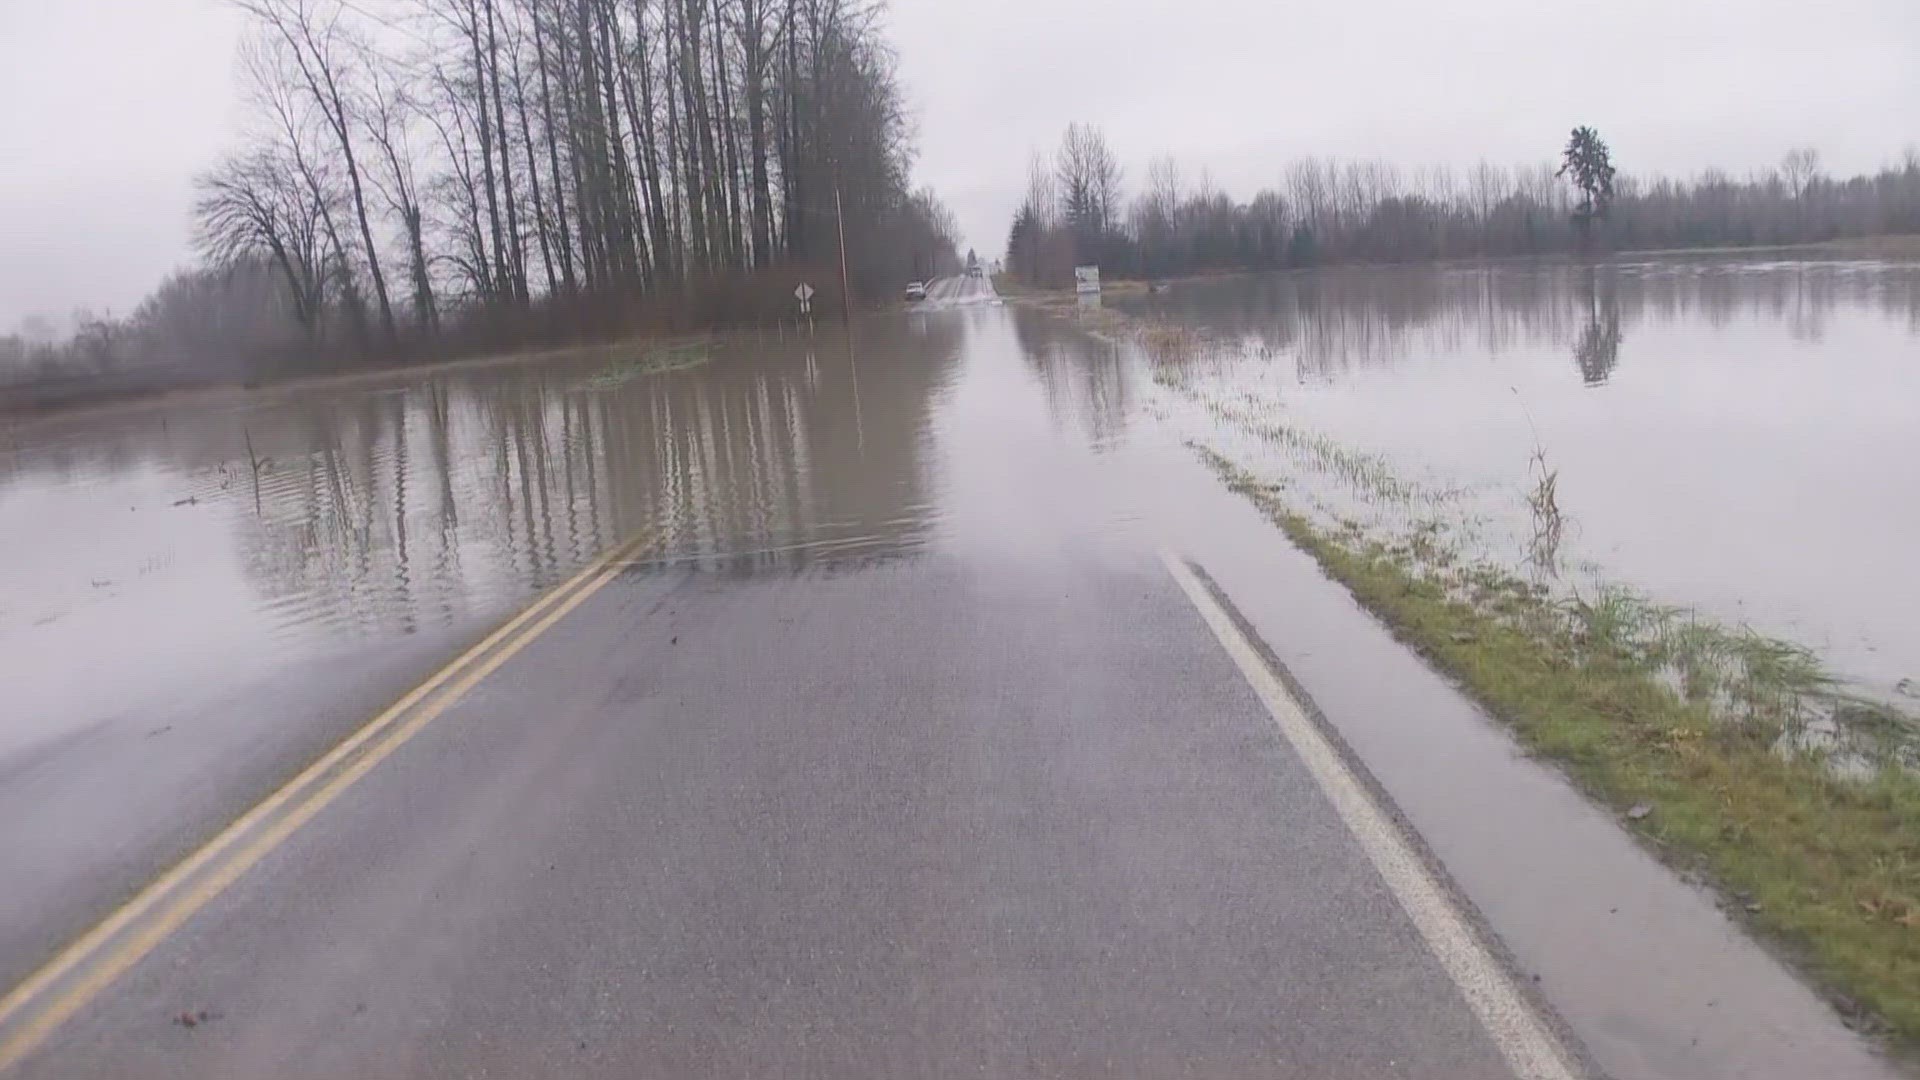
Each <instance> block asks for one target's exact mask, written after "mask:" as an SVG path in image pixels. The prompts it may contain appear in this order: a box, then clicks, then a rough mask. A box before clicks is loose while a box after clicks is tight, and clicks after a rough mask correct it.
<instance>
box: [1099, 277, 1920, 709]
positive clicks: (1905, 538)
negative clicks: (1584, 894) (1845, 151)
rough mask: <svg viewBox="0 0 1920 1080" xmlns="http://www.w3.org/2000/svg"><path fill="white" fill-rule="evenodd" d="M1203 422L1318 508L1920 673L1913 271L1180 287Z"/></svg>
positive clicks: (1181, 388)
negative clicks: (1445, 534) (1420, 531)
mask: <svg viewBox="0 0 1920 1080" xmlns="http://www.w3.org/2000/svg"><path fill="white" fill-rule="evenodd" d="M1113 303H1115V304H1116V306H1119V307H1121V308H1122V309H1124V310H1127V311H1129V312H1132V313H1135V314H1140V315H1145V316H1149V317H1151V318H1152V319H1153V320H1154V321H1155V322H1158V323H1163V324H1170V325H1173V326H1177V327H1183V328H1187V329H1190V330H1192V331H1194V332H1195V338H1194V340H1196V341H1204V342H1205V345H1204V346H1202V347H1198V348H1194V349H1191V350H1189V351H1188V352H1187V353H1186V354H1185V355H1188V356H1190V358H1189V359H1185V360H1183V361H1180V362H1177V363H1169V364H1163V365H1161V366H1160V367H1159V368H1158V369H1157V373H1156V376H1155V382H1156V383H1157V384H1158V385H1157V387H1156V389H1157V390H1159V391H1160V392H1161V398H1160V402H1161V404H1160V406H1159V407H1160V408H1161V410H1162V411H1163V412H1165V413H1166V414H1168V415H1169V416H1171V417H1172V418H1173V419H1174V422H1175V424H1176V426H1177V427H1178V428H1179V429H1180V430H1181V431H1182V432H1183V433H1184V434H1185V435H1186V436H1187V437H1189V438H1191V439H1194V440H1195V441H1196V442H1199V443H1201V444H1203V445H1207V446H1212V447H1214V448H1216V449H1218V450H1219V451H1220V452H1221V453H1223V454H1226V455H1227V456H1228V457H1231V458H1233V459H1234V460H1236V461H1241V462H1244V463H1246V464H1247V465H1248V466H1249V467H1250V468H1252V469H1253V471H1254V472H1256V473H1265V474H1271V475H1281V474H1284V475H1285V476H1286V477H1287V478H1288V482H1289V483H1290V484H1292V485H1294V488H1295V490H1294V492H1293V493H1292V494H1293V498H1294V499H1296V500H1298V501H1300V502H1301V503H1302V504H1303V505H1306V506H1310V507H1311V508H1312V510H1313V512H1314V513H1315V514H1316V516H1317V517H1318V518H1319V520H1321V521H1322V522H1325V523H1328V524H1331V525H1335V526H1340V525H1344V524H1346V523H1353V524H1356V525H1358V526H1360V527H1363V528H1365V529H1367V530H1369V531H1378V532H1381V533H1383V534H1397V535H1404V534H1405V533H1406V532H1407V531H1408V530H1409V529H1416V528H1419V527H1421V525H1422V523H1429V522H1430V523H1433V526H1432V527H1438V526H1439V525H1441V524H1445V526H1446V527H1447V528H1448V529H1449V535H1450V536H1451V537H1452V538H1454V539H1455V540H1457V541H1458V542H1459V543H1460V544H1461V545H1462V546H1463V547H1464V549H1465V550H1464V551H1463V553H1462V554H1463V555H1464V556H1467V557H1473V558H1484V559H1488V560H1491V561H1492V562H1494V563H1495V564H1497V565H1500V566H1503V567H1508V568H1511V569H1512V570H1513V571H1514V572H1516V573H1519V574H1523V575H1525V576H1526V577H1527V578H1529V579H1530V580H1534V581H1537V582H1540V583H1542V584H1543V585H1545V586H1546V587H1549V588H1551V589H1552V590H1553V591H1555V592H1556V593H1558V594H1560V595H1566V596H1575V595H1578V596H1582V597H1586V598H1589V599H1590V598H1592V597H1593V596H1594V595H1595V594H1596V592H1597V591H1598V590H1601V589H1603V588H1604V587H1606V586H1610V585H1619V586H1625V587H1628V588H1631V589H1633V590H1635V591H1637V592H1639V593H1641V594H1644V595H1645V596H1648V597H1650V598H1652V599H1653V600H1654V601H1656V602H1659V603H1663V604H1671V605H1679V606H1682V607H1684V608H1688V609H1693V610H1697V611H1700V612H1703V613H1705V614H1706V615H1709V616H1711V617H1713V618H1714V619H1717V620H1719V621H1721V622H1723V623H1725V624H1727V625H1729V626H1732V627H1751V628H1753V629H1754V630H1756V631H1758V632H1760V633H1764V634H1768V635H1777V636H1779V637H1781V638H1784V639H1787V640H1789V641H1792V642H1797V643H1800V644H1803V645H1805V646H1807V647H1809V648H1810V649H1812V650H1813V651H1814V653H1815V654H1816V655H1817V656H1818V657H1819V658H1820V659H1821V660H1822V661H1823V662H1824V663H1825V664H1826V665H1827V666H1828V667H1829V668H1830V669H1831V670H1832V671H1834V672H1836V673H1838V674H1839V675H1841V676H1842V677H1843V678H1844V679H1846V680H1847V681H1848V682H1849V684H1850V685H1852V686H1853V687H1855V688H1857V689H1859V690H1861V691H1863V692H1865V693H1868V694H1871V695H1872V696H1875V697H1880V698H1884V699H1887V700H1892V701H1910V699H1909V698H1908V695H1909V694H1920V687H1916V682H1920V618H1917V617H1916V613H1920V573H1916V569H1915V565H1914V555H1913V552H1914V538H1915V536H1916V535H1920V479H1916V476H1915V473H1914V471H1913V462H1915V461H1916V460H1920V265H1915V264H1902V263H1873V262H1846V263H1841V262H1835V263H1775V262H1767V263H1762V262H1715V261H1699V260H1686V261H1653V262H1645V263H1631V264H1625V265H1619V266H1608V267H1602V268H1575V267H1557V268H1548V269H1532V268H1518V267H1496V268H1471V269H1467V268H1462V269H1452V268H1445V269H1440V268H1409V269H1386V270H1343V271H1333V272H1323V273H1314V274H1286V275H1273V276H1265V277H1256V278H1242V279H1234V280H1223V281H1218V282H1210V283H1196V284H1187V285H1176V286H1175V287H1174V288H1173V289H1172V290H1171V291H1170V292H1168V293H1167V294H1165V295H1156V296H1135V297H1127V298H1123V299H1120V300H1118V301H1115V302H1113Z"/></svg>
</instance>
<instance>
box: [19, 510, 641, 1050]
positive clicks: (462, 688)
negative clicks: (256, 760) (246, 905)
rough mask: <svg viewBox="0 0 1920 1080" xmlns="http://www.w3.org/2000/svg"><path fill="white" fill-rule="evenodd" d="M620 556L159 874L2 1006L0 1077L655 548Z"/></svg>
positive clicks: (617, 552) (624, 548) (559, 590)
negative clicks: (336, 801)
mask: <svg viewBox="0 0 1920 1080" xmlns="http://www.w3.org/2000/svg"><path fill="white" fill-rule="evenodd" d="M651 539H652V538H651V536H646V535H643V536H638V537H635V538H633V539H631V540H628V541H626V542H624V543H622V544H619V545H616V546H615V547H614V548H612V549H611V550H609V551H607V552H605V553H604V554H602V555H601V556H600V557H598V558H596V559H594V560H593V561H592V562H591V563H588V564H587V566H586V568H585V569H583V570H581V571H580V572H579V573H577V574H575V575H574V576H573V577H571V578H569V579H567V581H565V582H564V583H562V584H561V585H559V586H558V587H556V588H554V589H552V590H551V591H549V592H547V593H546V594H545V595H543V596H542V597H540V599H539V600H537V601H535V602H534V603H533V604H531V605H529V606H528V607H527V608H526V609H525V610H523V611H521V612H520V614H518V615H516V616H514V617H513V619H512V620H510V621H509V622H507V624H506V625H504V626H502V627H500V628H499V629H498V630H495V631H494V632H493V633H491V634H489V635H487V637H486V638H484V639H483V640H482V641H481V642H480V643H479V644H478V645H475V646H474V647H473V648H471V649H468V650H467V651H466V652H464V653H462V654H460V656H459V657H458V658H456V659H455V660H454V661H453V662H452V663H450V664H448V665H447V666H446V667H443V668H441V669H440V670H439V671H437V672H435V673H434V675H433V676H432V677H431V678H429V679H427V680H426V681H425V682H423V683H421V684H420V685H419V686H417V687H415V688H414V689H413V690H411V691H409V692H408V693H407V695H406V696H405V697H402V698H401V699H400V700H398V701H396V702H394V703H393V704H392V705H391V706H389V707H388V708H387V709H386V710H385V711H383V712H381V713H380V715H378V716H376V717H374V718H373V719H371V720H369V721H367V722H366V724H364V725H362V726H361V727H360V728H359V730H357V731H355V732H354V733H353V734H352V735H349V736H348V737H347V738H346V739H344V740H343V741H341V742H340V744H339V745H337V746H335V747H334V748H333V749H332V750H330V751H328V752H327V753H326V755H325V756H323V757H321V758H320V759H319V760H318V761H315V762H314V763H313V764H311V765H309V766H307V767H306V768H305V769H303V770H302V771H301V772H300V774H299V775H297V776H295V777H294V778H293V779H291V780H289V781H287V782H286V783H285V784H283V785H282V786H281V787H280V788H279V789H278V790H277V791H275V792H273V794H271V795H268V796H267V797H266V798H265V799H262V800H261V801H260V802H259V803H258V804H257V805H255V806H254V807H253V808H252V809H251V810H248V811H247V812H246V813H245V814H242V815H241V816H240V817H239V818H238V819H236V820H235V821H234V822H233V823H232V824H230V825H228V826H227V827H226V828H225V829H222V830H221V831H220V834H219V835H218V836H215V837H214V838H213V839H212V840H209V841H207V843H206V844H204V845H203V846H201V847H200V849H199V850H197V851H195V852H194V853H193V854H191V855H189V856H187V857H186V858H185V859H184V860H182V861H181V862H180V863H179V864H178V865H176V866H175V867H174V868H173V869H171V870H168V871H167V872H166V873H164V874H162V875H160V877H158V878H157V879H155V880H154V881H153V882H152V883H151V884H149V885H148V886H147V887H146V888H144V889H142V890H140V892H139V894H138V895H136V896H134V897H133V899H131V900H129V901H127V902H126V903H125V904H123V905H121V907H120V908H119V909H118V910H116V911H114V912H113V913H112V914H111V915H109V916H107V917H106V918H105V919H104V920H102V921H101V922H100V923H99V925H97V926H95V927H94V928H93V929H91V930H89V931H87V932H86V933H85V934H82V935H81V936H80V937H79V938H78V939H76V940H75V941H74V942H73V943H72V944H70V945H68V946H67V947H66V948H65V949H62V950H61V951H60V953H59V955H57V956H55V957H54V958H53V959H52V960H50V961H48V962H47V963H46V965H45V966H43V967H41V968H40V969H39V970H38V971H36V972H34V973H33V974H32V975H29V976H28V977H27V978H26V980H25V981H23V982H22V983H20V985H18V986H16V987H14V988H13V990H11V991H10V992H8V994H7V995H6V996H5V997H4V998H0V1071H4V1070H6V1069H8V1068H10V1067H11V1066H13V1065H14V1064H15V1063H17V1062H19V1061H20V1060H21V1059H22V1058H24V1057H26V1056H27V1055H28V1054H29V1053H31V1052H32V1051H33V1050H34V1048H35V1047H37V1046H39V1045H40V1044H41V1043H42V1042H43V1041H45V1039H46V1038H47V1036H49V1035H51V1034H52V1033H53V1032H54V1030H55V1029H56V1028H58V1027H59V1026H60V1025H61V1024H63V1023H65V1022H66V1021H67V1020H68V1019H69V1018H71V1017H72V1016H73V1015H74V1014H75V1013H77V1012H79V1011H80V1010H81V1009H82V1008H84V1007H85V1006H86V1004H87V1003H88V1002H89V1001H91V1000H92V999H93V998H94V997H95V996H96V995H98V994H99V993H100V992H101V991H102V990H104V989H106V988H107V987H108V986H110V985H112V984H113V982H114V980H116V979H118V978H119V977H120V976H121V975H123V974H125V973H126V972H127V970H128V969H130V968H132V967H133V966H134V965H135V964H137V963H139V962H140V960H141V958H142V957H144V956H146V955H147V954H148V953H150V952H152V951H153V949H154V948H155V947H156V946H158V945H159V944H160V943H161V942H162V941H165V940H166V938H167V936H168V935H169V934H171V933H173V932H174V931H175V930H177V929H179V927H180V926H181V924H183V923H185V922H186V921H187V920H188V919H190V918H192V917H193V915H194V913H195V912H197V911H199V910H200V909H201V908H203V907H205V906H206V905H207V904H208V903H209V902H210V901H212V900H213V899H214V898H215V897H217V896H219V895H220V893H221V892H222V891H223V890H225V889H226V888H227V886H229V885H231V884H233V883H234V882H235V881H237V880H238V879H239V878H240V876H241V875H242V874H244V873H246V872H247V870H248V868H250V867H251V866H253V865H254V864H255V863H257V862H259V861H260V859H261V858H263V857H264V856H265V855H266V854H267V853H268V852H269V851H272V850H273V849H274V848H275V847H276V846H278V845H279V844H280V843H281V842H282V841H284V840H285V839H286V838H287V837H289V836H291V835H292V834H293V833H294V831H295V830H297V829H299V828H300V826H301V825H304V824H305V823H306V822H308V821H310V820H312V818H313V817H314V816H315V815H316V814H318V813H320V811H321V810H323V809H325V808H326V806H327V804H328V803H331V802H332V801H333V800H334V799H336V798H338V797H339V795H340V794H341V793H342V792H344V791H345V790H346V789H347V788H349V787H351V786H353V783H354V781H356V780H358V779H360V778H361V777H362V776H365V775H366V774H367V773H368V772H370V771H372V769H373V768H374V766H376V765H378V764H380V762H381V761H383V760H385V758H386V757H387V756H388V755H389V754H391V753H393V752H394V751H395V750H397V749H399V748H400V747H401V746H403V745H405V744H406V742H407V740H409V739H411V738H413V737H414V736H415V735H417V734H419V732H420V730H421V729H422V728H424V727H426V726H427V725H428V724H430V723H432V722H433V720H434V718H435V717H437V716H439V715H440V714H441V713H443V712H445V711H447V709H449V708H451V707H452V706H453V705H454V703H455V702H458V701H459V700H460V698H461V697H462V696H464V695H465V694H466V693H467V691H468V690H471V689H472V688H473V687H474V685H475V684H477V683H479V682H480V680H482V679H484V678H486V677H487V676H488V675H490V674H492V673H493V672H494V671H496V670H498V669H499V667H500V665H502V664H504V663H506V662H507V661H508V660H509V659H511V658H512V657H513V655H514V654H515V653H517V652H519V651H520V650H521V649H522V648H525V647H526V645H527V644H528V643H529V642H531V641H532V640H533V639H535V638H537V637H539V636H540V635H541V634H543V633H545V632H546V631H547V629H548V628H549V627H551V626H553V624H554V623H556V622H559V621H560V620H561V619H563V618H565V617H566V615H567V613H568V612H570V611H572V610H573V609H574V608H576V607H579V606H580V605H581V604H583V603H585V602H586V600H587V598H588V597H590V596H592V595H593V594H594V593H596V592H598V591H599V590H600V588H601V587H602V586H604V585H606V584H607V583H608V582H609V581H612V580H613V579H614V578H615V577H617V576H619V574H620V572H621V570H622V569H623V568H624V567H625V565H626V564H627V562H628V560H629V559H631V558H632V557H633V556H634V555H635V554H636V553H638V552H639V551H640V550H641V549H642V548H643V547H645V546H646V544H647V543H648V542H649V541H650V540H651Z"/></svg>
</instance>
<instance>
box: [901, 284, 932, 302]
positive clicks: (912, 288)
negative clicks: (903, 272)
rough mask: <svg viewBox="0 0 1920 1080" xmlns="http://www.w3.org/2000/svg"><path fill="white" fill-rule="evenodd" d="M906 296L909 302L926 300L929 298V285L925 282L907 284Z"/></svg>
mask: <svg viewBox="0 0 1920 1080" xmlns="http://www.w3.org/2000/svg"><path fill="white" fill-rule="evenodd" d="M906 295H907V299H909V300H925V299H926V298H927V283H926V282H924V281H909V282H907V294H906Z"/></svg>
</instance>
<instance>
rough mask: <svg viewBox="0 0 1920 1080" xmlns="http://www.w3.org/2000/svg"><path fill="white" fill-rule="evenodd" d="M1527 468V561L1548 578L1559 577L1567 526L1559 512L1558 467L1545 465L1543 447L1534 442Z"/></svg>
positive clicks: (1545, 458) (1544, 449)
mask: <svg viewBox="0 0 1920 1080" xmlns="http://www.w3.org/2000/svg"><path fill="white" fill-rule="evenodd" d="M1527 471H1528V475H1530V476H1532V477H1533V478H1534V482H1533V487H1532V489H1531V490H1529V491H1528V492H1527V509H1528V511H1529V512H1530V513H1531V515H1532V517H1533V537H1532V539H1531V540H1530V541H1529V542H1528V545H1527V561H1528V562H1529V563H1531V564H1532V565H1533V567H1534V569H1536V570H1538V571H1539V572H1541V573H1543V574H1545V575H1547V576H1548V577H1559V576H1560V540H1561V538H1562V537H1563V536H1564V535H1565V534H1566V528H1567V520H1566V515H1565V514H1563V513H1561V512H1560V470H1559V469H1556V468H1553V467H1551V466H1549V465H1548V464H1547V451H1546V448H1545V447H1542V446H1539V445H1537V444H1536V445H1535V446H1534V448H1533V457H1532V459H1531V460H1530V461H1529V462H1528V463H1527Z"/></svg>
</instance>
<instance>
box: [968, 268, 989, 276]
mask: <svg viewBox="0 0 1920 1080" xmlns="http://www.w3.org/2000/svg"><path fill="white" fill-rule="evenodd" d="M967 276H968V277H977V278H982V277H986V276H987V268H986V267H984V266H969V267H967Z"/></svg>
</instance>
